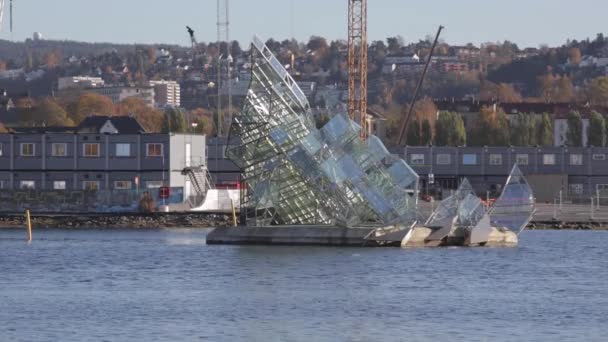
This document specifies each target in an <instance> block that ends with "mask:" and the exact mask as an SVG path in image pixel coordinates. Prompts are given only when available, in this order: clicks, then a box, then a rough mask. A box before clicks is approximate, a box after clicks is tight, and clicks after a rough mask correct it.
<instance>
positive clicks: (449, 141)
mask: <svg viewBox="0 0 608 342" xmlns="http://www.w3.org/2000/svg"><path fill="white" fill-rule="evenodd" d="M466 142H467V136H466V129H465V127H464V121H463V120H462V117H461V116H460V114H458V113H452V112H441V113H439V118H438V119H437V122H435V145H437V146H463V145H465V144H466Z"/></svg>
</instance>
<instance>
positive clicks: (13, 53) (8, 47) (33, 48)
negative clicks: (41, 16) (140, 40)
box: [0, 39, 182, 69]
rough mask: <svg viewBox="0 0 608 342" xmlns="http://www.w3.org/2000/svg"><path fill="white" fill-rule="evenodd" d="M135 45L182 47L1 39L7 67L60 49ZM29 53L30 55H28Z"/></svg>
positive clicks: (76, 51) (67, 52) (80, 52)
mask: <svg viewBox="0 0 608 342" xmlns="http://www.w3.org/2000/svg"><path fill="white" fill-rule="evenodd" d="M135 47H144V48H150V47H153V48H157V47H164V48H170V49H182V47H180V46H177V45H167V44H154V45H146V44H137V45H136V44H114V43H85V42H76V41H69V40H38V41H34V40H32V39H28V40H26V41H24V42H11V41H8V40H0V59H2V60H3V61H5V62H6V63H7V67H8V68H9V69H11V68H19V67H22V66H24V65H25V63H26V62H27V59H28V58H32V59H33V60H35V61H36V60H41V59H42V58H43V57H44V56H45V55H48V54H49V53H52V52H55V51H59V52H60V54H61V55H62V56H63V57H64V58H67V57H70V56H98V55H103V54H105V53H111V52H113V51H115V52H116V53H118V54H119V55H124V54H126V53H128V52H132V51H133V50H134V49H135ZM28 55H29V57H28Z"/></svg>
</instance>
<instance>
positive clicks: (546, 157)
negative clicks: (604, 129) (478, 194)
mask: <svg viewBox="0 0 608 342" xmlns="http://www.w3.org/2000/svg"><path fill="white" fill-rule="evenodd" d="M593 160H595V161H602V160H606V155H605V154H594V155H593ZM488 161H489V164H490V165H495V166H499V165H503V155H502V154H490V155H489V160H488ZM515 161H516V162H517V164H518V165H529V163H530V158H529V155H528V154H517V155H516V156H515ZM410 164H412V165H425V155H424V154H412V155H411V156H410ZM451 164H452V155H451V154H437V155H436V165H451ZM477 164H478V163H477V154H463V155H462V165H477ZM543 165H556V157H555V154H552V153H546V154H543ZM570 165H583V155H582V154H570Z"/></svg>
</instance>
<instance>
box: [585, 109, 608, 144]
mask: <svg viewBox="0 0 608 342" xmlns="http://www.w3.org/2000/svg"><path fill="white" fill-rule="evenodd" d="M587 136H588V137H589V145H591V146H597V147H601V146H604V145H605V141H606V120H605V119H604V117H603V116H602V114H600V113H598V112H595V111H594V112H593V113H591V119H590V120H589V127H587Z"/></svg>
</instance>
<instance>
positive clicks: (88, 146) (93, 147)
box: [83, 143, 99, 157]
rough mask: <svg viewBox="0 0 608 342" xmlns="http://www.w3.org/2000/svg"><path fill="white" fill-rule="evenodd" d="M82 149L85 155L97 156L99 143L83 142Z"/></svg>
mask: <svg viewBox="0 0 608 342" xmlns="http://www.w3.org/2000/svg"><path fill="white" fill-rule="evenodd" d="M83 150H84V156H85V157H99V144H97V143H85V144H83Z"/></svg>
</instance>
